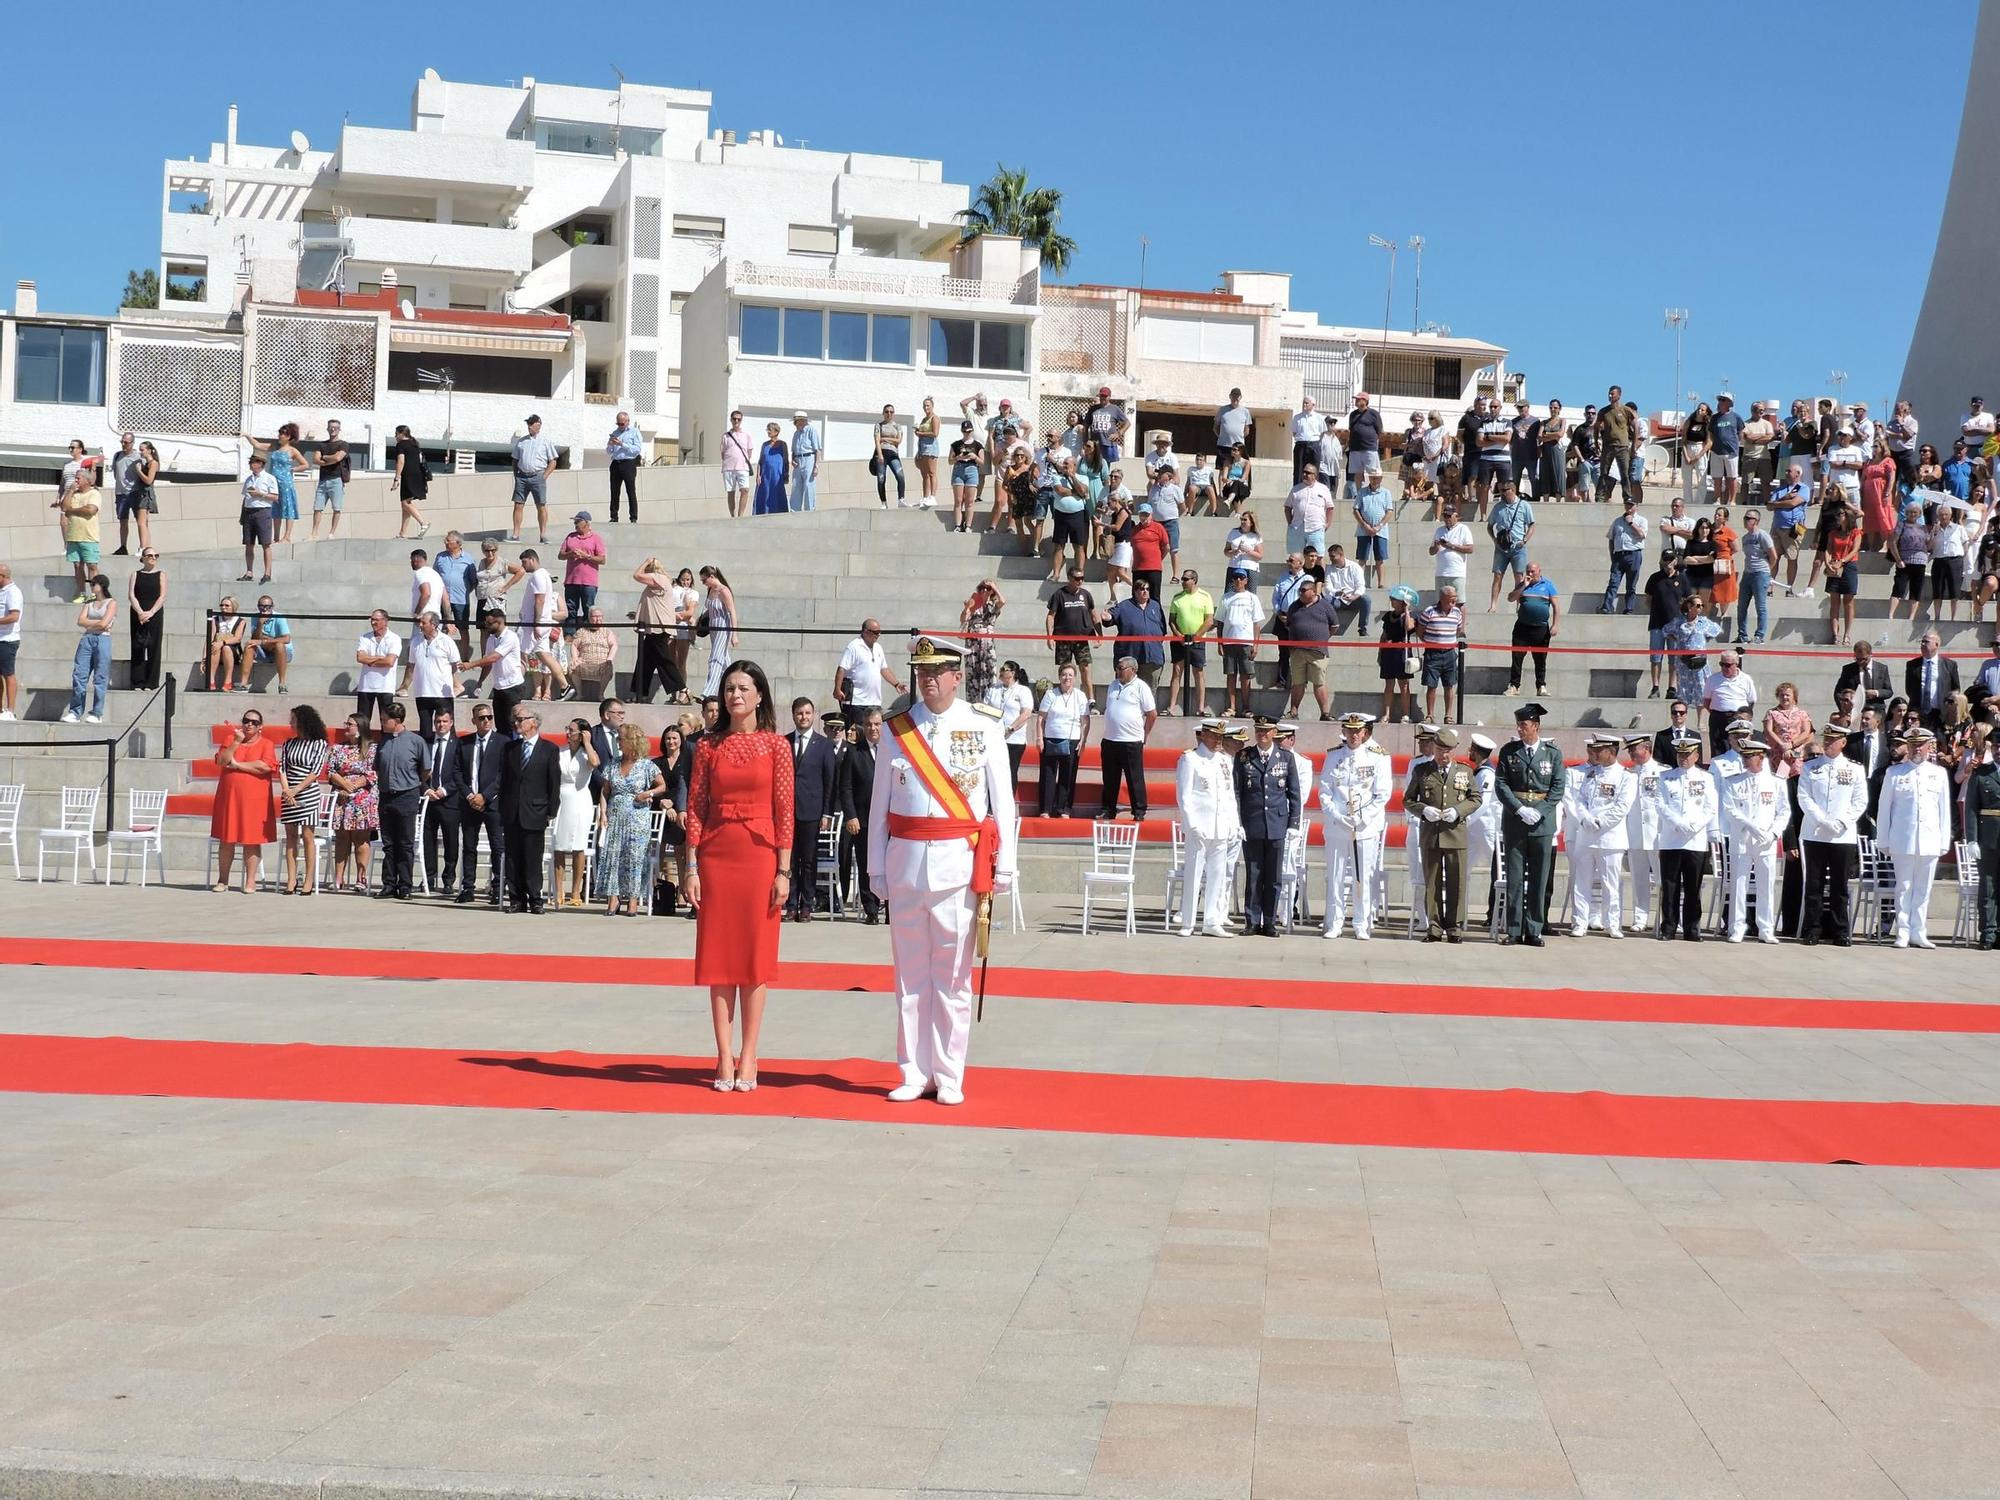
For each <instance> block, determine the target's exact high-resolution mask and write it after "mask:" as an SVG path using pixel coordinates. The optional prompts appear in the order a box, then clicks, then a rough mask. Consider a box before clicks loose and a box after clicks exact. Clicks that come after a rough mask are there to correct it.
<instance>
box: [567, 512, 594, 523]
mask: <svg viewBox="0 0 2000 1500" xmlns="http://www.w3.org/2000/svg"><path fill="white" fill-rule="evenodd" d="M570 519H571V520H572V521H588V520H589V519H590V512H589V511H587V510H580V511H578V512H577V513H576V514H575V515H573V516H571V517H570Z"/></svg>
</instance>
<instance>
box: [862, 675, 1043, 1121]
mask: <svg viewBox="0 0 2000 1500" xmlns="http://www.w3.org/2000/svg"><path fill="white" fill-rule="evenodd" d="M961 656H962V653H961V651H960V648H959V647H958V646H957V645H956V644H955V643H953V642H950V641H942V640H938V639H936V638H935V637H932V636H918V637H917V638H916V639H915V640H913V641H912V642H911V643H910V666H911V668H912V676H913V677H914V678H915V687H916V696H917V701H916V702H915V703H913V704H911V706H910V708H909V709H908V710H907V711H906V712H905V713H901V714H897V715H896V716H895V718H894V719H892V720H891V721H890V723H889V725H888V731H889V732H888V733H886V734H884V735H883V736H882V743H881V745H880V746H879V747H878V748H877V750H876V754H875V781H874V792H873V800H872V804H871V807H870V813H869V821H868V877H869V882H870V884H871V885H872V886H873V888H874V892H875V895H876V896H877V897H879V898H880V899H881V900H883V901H886V902H888V904H889V944H890V954H891V958H892V962H893V966H894V969H895V984H896V1004H897V1008H898V1020H897V1026H896V1061H897V1063H899V1064H900V1065H901V1067H902V1069H903V1082H902V1085H901V1087H899V1088H896V1089H894V1090H892V1091H891V1092H890V1094H889V1097H890V1098H891V1099H893V1100H895V1101H896V1102H897V1103H903V1102H906V1101H908V1100H911V1099H921V1098H922V1097H923V1096H924V1095H926V1094H935V1095H936V1096H937V1101H938V1103H940V1104H961V1103H963V1102H964V1100H965V1053H966V1047H967V1044H968V1043H969V1041H970V1040H971V1034H972V984H973V968H974V964H975V961H976V960H975V956H974V947H975V944H974V939H975V937H976V936H977V931H978V917H979V899H980V898H979V895H978V894H976V893H975V891H974V886H975V884H979V883H982V881H980V880H979V879H976V876H978V875H979V874H980V871H979V865H980V862H982V861H986V862H987V869H989V870H990V872H991V874H990V881H991V886H992V893H993V894H995V895H1005V894H1006V893H1007V891H1008V889H1009V888H1010V887H1011V886H1012V885H1013V883H1014V873H1015V869H1016V863H1015V859H1016V855H1015V847H1014V778H1013V775H1012V774H1011V772H1010V769H1009V763H1008V760H1007V736H1006V733H1005V731H1004V729H1003V727H1002V724H1001V719H1000V711H999V710H998V709H996V708H993V707H991V706H990V705H987V704H977V705H975V704H971V703H961V702H960V701H959V699H958V685H959V681H960V677H961V668H962V665H963V663H962V661H961ZM940 775H941V776H942V777H944V778H945V779H946V780H947V782H948V786H946V787H944V788H943V789H942V790H944V791H945V792H946V793H947V795H945V796H940V795H939V792H938V790H937V789H934V788H936V787H937V783H936V781H935V779H934V778H936V777H938V776H940Z"/></svg>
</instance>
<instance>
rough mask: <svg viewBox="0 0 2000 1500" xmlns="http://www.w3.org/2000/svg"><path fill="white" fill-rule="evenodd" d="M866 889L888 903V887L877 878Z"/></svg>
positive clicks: (877, 898)
mask: <svg viewBox="0 0 2000 1500" xmlns="http://www.w3.org/2000/svg"><path fill="white" fill-rule="evenodd" d="M994 884H996V885H998V884H999V881H998V880H997V879H996V880H995V881H994ZM868 889H869V890H871V891H873V892H874V893H875V899H876V900H877V901H880V902H882V903H883V904H884V905H885V906H886V905H887V904H888V901H889V887H888V886H886V885H884V884H883V883H882V882H881V881H879V880H871V881H869V882H868Z"/></svg>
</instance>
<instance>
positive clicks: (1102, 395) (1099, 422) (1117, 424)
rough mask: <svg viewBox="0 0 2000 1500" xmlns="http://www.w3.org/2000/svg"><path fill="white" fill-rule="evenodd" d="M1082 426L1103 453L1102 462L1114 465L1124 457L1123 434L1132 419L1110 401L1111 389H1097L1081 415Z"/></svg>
mask: <svg viewBox="0 0 2000 1500" xmlns="http://www.w3.org/2000/svg"><path fill="white" fill-rule="evenodd" d="M1083 425H1084V426H1085V427H1086V428H1088V429H1089V430H1090V435H1091V436H1092V437H1094V438H1096V439H1097V446H1098V447H1099V448H1101V449H1103V451H1104V461H1105V462H1106V463H1109V464H1115V463H1117V462H1118V461H1119V459H1121V458H1123V457H1124V456H1125V433H1126V430H1127V429H1128V428H1130V427H1131V425H1132V419H1131V418H1130V417H1129V416H1127V415H1126V414H1125V408H1124V407H1122V406H1120V405H1119V404H1118V403H1117V402H1115V401H1113V400H1112V399H1111V387H1110V386H1108V385H1101V386H1099V387H1098V388H1097V399H1096V400H1095V401H1094V402H1092V403H1091V405H1090V408H1089V410H1087V411H1085V412H1084V414H1083Z"/></svg>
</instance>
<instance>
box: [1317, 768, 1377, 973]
mask: <svg viewBox="0 0 2000 1500" xmlns="http://www.w3.org/2000/svg"><path fill="white" fill-rule="evenodd" d="M1394 788H1395V776H1394V773H1393V772H1392V771H1391V770H1390V761H1389V752H1388V751H1386V750H1384V749H1383V748H1382V747H1381V746H1380V745H1378V744H1376V743H1375V741H1373V740H1363V741H1362V742H1361V745H1360V748H1359V749H1350V748H1349V747H1348V746H1346V745H1336V746H1334V747H1333V749H1331V750H1329V751H1328V752H1327V754H1326V762H1325V764H1324V765H1323V766H1322V767H1321V769H1320V773H1319V817H1320V827H1321V830H1322V832H1323V834H1324V836H1325V840H1326V916H1325V919H1324V920H1323V921H1322V922H1321V924H1320V931H1321V932H1322V933H1323V934H1325V935H1326V936H1328V937H1333V936H1337V935H1338V934H1339V932H1340V929H1341V925H1342V924H1343V923H1344V922H1346V920H1347V893H1348V889H1349V885H1350V883H1351V884H1352V887H1353V891H1354V935H1355V936H1356V937H1358V938H1366V937H1367V936H1368V935H1369V934H1370V932H1371V931H1372V930H1373V924H1374V921H1375V867H1376V865H1377V864H1378V863H1379V862H1380V860H1381V857H1382V833H1383V830H1384V829H1385V828H1386V827H1387V825H1388V821H1389V797H1390V795H1391V793H1392V792H1393V791H1394Z"/></svg>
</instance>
